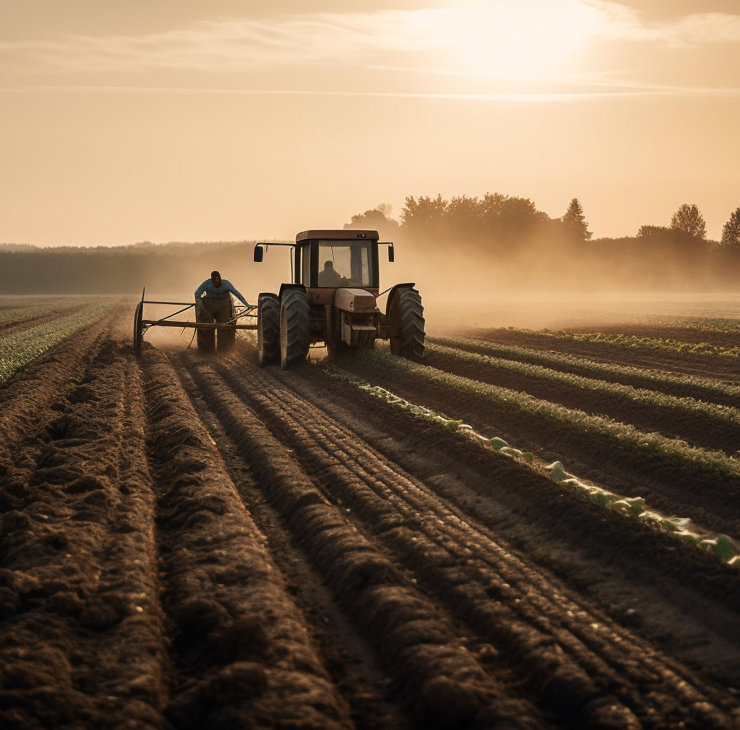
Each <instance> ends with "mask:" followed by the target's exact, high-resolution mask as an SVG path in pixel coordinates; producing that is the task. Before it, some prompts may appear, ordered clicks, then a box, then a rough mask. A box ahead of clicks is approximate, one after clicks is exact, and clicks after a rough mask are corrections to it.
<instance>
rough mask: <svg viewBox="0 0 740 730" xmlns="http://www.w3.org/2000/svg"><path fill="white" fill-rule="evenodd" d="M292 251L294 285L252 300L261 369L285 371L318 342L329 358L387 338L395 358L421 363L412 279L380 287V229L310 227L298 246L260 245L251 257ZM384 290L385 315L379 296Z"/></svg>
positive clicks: (420, 325)
mask: <svg viewBox="0 0 740 730" xmlns="http://www.w3.org/2000/svg"><path fill="white" fill-rule="evenodd" d="M275 245H277V246H289V247H291V248H292V249H293V250H292V258H291V279H292V282H291V283H284V284H282V285H281V286H280V292H279V294H271V293H262V294H260V295H259V298H258V300H257V353H258V355H257V357H258V362H259V364H260V365H261V366H263V367H264V366H266V365H272V364H277V363H278V362H279V363H280V365H281V366H282V368H283V369H285V370H287V369H289V368H290V367H292V366H293V365H296V364H298V363H302V362H305V361H306V360H307V359H308V353H309V348H310V347H311V346H312V345H317V343H322V344H323V345H325V346H326V348H327V350H328V355H329V358H330V359H332V358H334V357H336V356H337V355H338V354H340V353H343V352H351V351H356V350H362V349H372V348H374V347H375V340H377V339H382V340H390V349H391V352H392V353H393V354H394V355H400V356H401V357H405V358H408V359H409V360H415V361H419V360H421V359H422V357H423V356H424V307H423V306H422V303H421V296H420V295H419V292H418V291H417V290H416V289H415V288H414V284H396V285H395V286H394V287H392V288H390V289H388V290H386V291H384V292H380V283H379V276H378V270H379V266H378V248H379V246H387V247H388V260H389V261H391V262H392V261H393V260H394V251H393V244H392V243H381V242H379V236H378V232H377V231H370V230H311V231H303V232H302V233H299V234H298V235H297V236H296V239H295V243H292V242H290V243H258V244H257V245H256V246H255V248H254V260H255V261H256V262H261V261H262V260H263V256H264V251H265V250H266V249H267V248H268V247H269V246H275ZM386 292H388V299H387V302H386V306H385V312H382V311H381V310H380V308H379V307H378V301H377V300H378V298H379V297H380V296H381V295H382V294H385V293H386Z"/></svg>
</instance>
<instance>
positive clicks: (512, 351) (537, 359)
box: [427, 337, 740, 403]
mask: <svg viewBox="0 0 740 730" xmlns="http://www.w3.org/2000/svg"><path fill="white" fill-rule="evenodd" d="M427 342H428V343H431V344H437V345H442V346H446V347H451V348H455V349H458V350H465V351H469V352H476V353H478V354H481V355H489V356H493V357H499V358H503V359H506V360H519V361H521V362H528V363H532V364H534V365H543V366H544V367H547V368H551V369H559V370H564V371H575V372H576V373H578V374H582V375H583V374H585V375H586V376H587V377H595V378H601V379H605V380H610V381H611V382H615V381H616V382H618V381H620V380H628V381H630V382H631V383H633V384H634V383H639V384H640V386H641V387H646V388H651V387H652V388H655V389H658V390H660V388H661V386H666V385H669V386H675V387H679V388H683V387H685V386H687V385H690V386H692V387H694V388H696V389H700V390H702V391H704V392H705V393H706V394H707V396H708V397H710V398H711V397H712V396H713V395H714V396H720V397H723V398H730V399H737V402H738V403H740V387H738V386H736V385H728V384H726V383H723V382H721V381H719V380H713V379H711V378H702V377H699V376H696V375H675V374H673V373H670V372H666V371H663V370H650V369H648V368H638V367H634V366H632V365H619V364H617V363H607V362H601V361H598V360H592V359H590V358H587V357H583V356H579V355H566V354H563V353H555V352H549V351H541V350H534V349H530V348H527V347H518V346H516V345H502V344H499V343H497V342H490V341H488V340H474V339H469V338H462V337H460V338H452V337H427Z"/></svg>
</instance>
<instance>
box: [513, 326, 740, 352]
mask: <svg viewBox="0 0 740 730" xmlns="http://www.w3.org/2000/svg"><path fill="white" fill-rule="evenodd" d="M508 331H510V332H520V333H522V334H525V335H527V336H529V337H540V338H542V339H543V340H546V339H561V340H570V341H572V342H588V343H596V344H602V345H614V346H617V347H626V348H631V349H642V350H667V351H670V352H679V353H682V354H688V355H720V356H722V357H740V347H736V346H733V347H726V346H724V345H715V344H712V343H711V342H682V341H681V340H674V339H672V338H670V337H665V338H663V337H638V336H637V335H628V334H622V333H619V334H608V333H604V332H572V331H570V330H549V329H544V330H529V329H519V328H514V327H510V328H508Z"/></svg>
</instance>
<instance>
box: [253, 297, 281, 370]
mask: <svg viewBox="0 0 740 730" xmlns="http://www.w3.org/2000/svg"><path fill="white" fill-rule="evenodd" d="M279 361H280V299H278V297H277V295H276V294H260V298H259V301H258V303H257V362H258V363H259V366H260V367H262V368H263V367H265V366H266V365H274V364H275V363H277V362H279Z"/></svg>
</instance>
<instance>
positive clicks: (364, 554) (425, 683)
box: [189, 359, 540, 728]
mask: <svg viewBox="0 0 740 730" xmlns="http://www.w3.org/2000/svg"><path fill="white" fill-rule="evenodd" d="M189 364H190V366H191V368H192V373H193V377H194V378H195V380H196V382H197V383H198V386H199V387H200V388H201V390H202V392H203V393H204V394H205V396H206V398H207V400H208V401H209V403H211V404H212V407H213V408H214V409H215V410H216V412H217V413H218V415H219V418H220V419H221V420H222V422H223V423H224V425H225V427H226V429H227V431H228V432H229V433H230V434H231V437H232V438H233V439H234V440H235V441H236V442H237V443H238V444H239V446H240V448H241V449H242V450H243V453H245V455H246V456H248V458H249V460H250V462H251V464H252V468H253V470H254V471H255V473H256V475H257V476H258V477H259V479H260V481H261V483H262V485H263V488H265V489H266V493H267V495H268V499H270V500H271V501H272V502H273V503H274V504H275V505H276V507H277V508H278V509H279V510H280V511H281V513H282V514H283V515H284V517H285V519H287V520H288V522H289V524H290V525H291V528H292V529H293V530H294V532H295V534H296V539H298V540H300V542H301V544H302V545H303V546H304V549H305V550H306V551H307V552H308V553H309V555H310V556H311V559H312V560H313V561H314V563H315V564H316V566H317V569H319V570H320V571H322V573H324V575H325V576H326V581H327V583H328V584H329V585H330V586H331V587H332V589H333V590H334V591H335V593H336V595H337V597H338V600H339V601H341V602H342V604H343V605H344V606H345V610H346V611H347V613H348V614H349V615H352V616H354V618H355V621H357V622H358V624H359V627H360V628H361V630H362V631H363V632H365V634H366V635H367V636H368V637H369V638H370V639H372V641H373V643H374V645H375V646H376V647H377V651H378V653H379V656H380V660H381V662H382V663H383V665H384V666H385V668H386V671H388V672H389V673H390V675H391V676H392V677H393V685H392V691H393V692H395V693H396V694H397V696H398V697H399V699H400V701H402V702H403V704H404V705H405V706H406V707H407V710H408V711H409V712H410V713H411V715H412V717H413V718H414V722H415V723H416V724H417V725H418V726H420V727H445V728H455V727H467V726H468V725H469V724H472V722H473V720H474V719H475V722H476V723H477V725H476V727H494V726H495V727H499V725H500V723H502V722H504V723H506V722H510V723H513V724H512V727H522V728H524V727H539V726H540V722H539V721H537V720H536V718H537V714H538V713H537V712H536V711H535V710H534V708H532V707H531V706H528V703H525V702H523V701H522V700H520V699H517V698H512V697H510V696H509V693H508V691H507V690H506V688H505V687H504V686H502V685H501V684H500V682H499V681H496V680H495V678H492V677H490V676H489V674H488V673H487V672H486V671H485V669H484V667H483V666H482V665H481V664H480V662H479V661H477V660H476V659H475V657H474V655H472V654H471V652H470V651H469V650H468V648H467V646H466V643H467V641H468V640H469V637H465V635H462V636H461V635H460V634H459V633H458V631H457V629H456V628H455V625H454V624H453V623H452V622H451V621H450V620H449V618H447V617H446V615H445V613H444V612H443V611H442V610H441V608H440V607H439V606H438V605H436V603H435V602H430V601H429V599H427V598H425V597H424V596H423V595H422V594H421V593H419V591H418V589H417V588H416V586H415V584H414V583H413V581H412V579H411V577H409V576H407V575H405V572H404V571H403V570H402V569H401V570H399V568H398V567H396V566H395V565H394V564H393V563H392V562H391V561H390V560H389V559H388V558H387V557H386V556H385V555H384V553H383V552H382V551H381V550H379V549H378V548H377V547H376V546H375V545H374V544H373V543H372V542H371V541H370V540H369V539H368V538H367V537H365V536H364V535H363V534H362V533H361V532H359V531H358V530H357V528H356V527H355V526H354V525H353V524H352V522H351V521H349V518H348V516H347V514H346V512H345V510H344V508H341V507H339V506H337V505H333V504H331V503H329V502H327V500H326V499H325V497H323V495H322V494H321V493H320V492H319V491H318V490H317V489H316V487H315V486H314V484H313V482H312V481H311V480H310V479H309V478H308V476H307V475H305V473H303V472H302V471H301V469H300V468H299V467H298V465H297V464H296V462H295V461H294V459H293V458H292V456H290V455H289V453H290V452H288V451H286V448H285V446H282V445H281V444H280V443H279V442H277V441H276V440H275V438H274V436H272V435H271V434H270V432H269V431H268V430H267V429H266V428H265V426H263V425H262V424H261V423H260V421H259V420H258V419H256V418H255V417H254V416H249V415H248V413H246V412H245V410H244V406H243V402H242V401H241V400H240V399H238V398H236V396H234V395H233V394H231V393H230V391H229V389H228V388H227V387H225V386H224V385H223V381H221V379H220V378H218V377H217V376H216V374H215V373H214V372H213V371H212V369H211V368H210V367H209V365H208V364H207V363H204V362H201V363H198V362H196V361H195V359H193V360H192V361H190V362H189ZM253 378H254V380H255V384H254V388H258V387H260V386H259V385H257V383H260V384H261V385H262V386H263V387H264V388H268V389H269V388H270V387H274V385H273V386H270V385H269V382H268V383H266V384H265V382H264V375H262V374H261V373H258V372H255V373H254V375H253ZM483 661H484V662H485V659H484V660H483ZM497 723H498V724H497Z"/></svg>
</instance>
